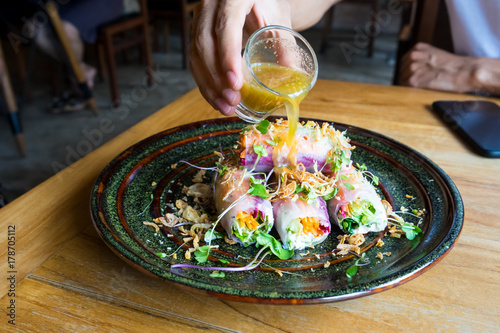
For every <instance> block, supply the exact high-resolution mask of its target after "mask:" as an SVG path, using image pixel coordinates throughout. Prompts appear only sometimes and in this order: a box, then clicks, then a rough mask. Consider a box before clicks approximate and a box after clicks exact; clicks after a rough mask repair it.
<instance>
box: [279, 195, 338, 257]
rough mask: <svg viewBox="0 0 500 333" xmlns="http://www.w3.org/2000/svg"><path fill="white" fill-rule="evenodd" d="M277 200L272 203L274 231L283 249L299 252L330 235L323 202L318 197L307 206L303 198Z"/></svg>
mask: <svg viewBox="0 0 500 333" xmlns="http://www.w3.org/2000/svg"><path fill="white" fill-rule="evenodd" d="M295 199H296V200H292V199H291V198H285V199H279V200H277V201H276V202H274V203H273V208H274V219H275V221H276V230H277V231H278V234H279V235H280V237H281V242H282V243H283V247H284V248H286V249H289V250H301V249H303V248H305V247H307V246H314V245H316V244H319V243H321V242H323V241H324V240H325V239H326V237H328V235H329V234H330V220H329V219H328V211H327V208H326V203H325V201H324V200H323V199H322V198H321V197H318V198H316V199H315V200H314V201H313V202H312V203H311V204H308V203H307V201H306V200H304V199H305V196H300V197H296V198H295Z"/></svg>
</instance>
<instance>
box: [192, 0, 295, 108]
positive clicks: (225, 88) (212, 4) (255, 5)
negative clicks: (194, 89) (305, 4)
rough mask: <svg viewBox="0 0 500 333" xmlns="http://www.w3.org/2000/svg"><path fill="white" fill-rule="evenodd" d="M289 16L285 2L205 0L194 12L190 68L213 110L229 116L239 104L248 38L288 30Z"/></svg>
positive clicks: (280, 0) (273, 0)
mask: <svg viewBox="0 0 500 333" xmlns="http://www.w3.org/2000/svg"><path fill="white" fill-rule="evenodd" d="M290 16H291V14H290V5H289V4H288V1H285V0H240V1H234V0H219V1H217V0H204V1H202V3H201V4H200V5H199V6H198V7H197V8H196V9H195V11H194V17H193V35H192V38H191V51H190V64H189V68H190V70H191V73H192V74H193V77H194V79H195V81H196V83H197V84H198V87H199V89H200V92H201V94H202V95H203V97H205V99H206V100H207V101H208V102H209V103H210V105H212V107H213V108H214V109H217V110H219V111H220V112H221V113H222V114H224V115H231V114H233V113H234V110H235V106H236V105H238V103H239V102H240V98H241V96H240V92H239V90H240V89H241V87H242V86H243V72H242V69H241V50H242V48H243V47H244V43H246V40H247V39H248V37H250V35H251V34H252V33H253V32H254V31H255V30H257V29H259V28H261V27H264V26H267V25H271V24H278V25H283V26H287V27H291V17H290Z"/></svg>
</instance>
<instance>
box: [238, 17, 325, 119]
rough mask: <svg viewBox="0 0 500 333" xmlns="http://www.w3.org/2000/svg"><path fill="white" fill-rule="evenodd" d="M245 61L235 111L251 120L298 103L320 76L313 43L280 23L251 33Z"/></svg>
mask: <svg viewBox="0 0 500 333" xmlns="http://www.w3.org/2000/svg"><path fill="white" fill-rule="evenodd" d="M242 62H243V64H242V70H243V77H244V83H243V87H242V88H241V90H240V92H241V102H240V103H239V104H238V105H237V106H236V115H237V116H238V117H240V118H241V119H243V120H244V121H246V122H249V123H257V122H260V121H261V120H263V119H265V118H266V117H267V116H269V115H270V114H272V113H273V112H275V111H276V110H278V109H280V108H281V107H283V106H285V105H286V104H287V103H289V104H293V105H295V106H296V107H298V104H299V103H300V101H301V100H302V99H303V98H304V97H305V96H306V95H307V93H308V92H309V90H311V88H312V87H313V86H314V84H315V83H316V79H317V77H318V61H317V59H316V54H315V53H314V50H313V49H312V47H311V45H310V44H309V43H308V42H307V40H306V39H305V38H304V37H303V36H302V35H300V34H299V33H297V32H296V31H293V30H292V29H289V28H287V27H282V26H278V25H270V26H267V27H264V28H261V29H259V30H257V31H255V32H254V33H253V34H252V35H251V36H250V38H249V39H248V41H247V43H246V46H245V50H244V53H243V58H242Z"/></svg>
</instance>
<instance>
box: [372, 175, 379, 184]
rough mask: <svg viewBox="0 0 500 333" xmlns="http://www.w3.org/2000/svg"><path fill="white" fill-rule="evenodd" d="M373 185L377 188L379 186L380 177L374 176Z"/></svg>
mask: <svg viewBox="0 0 500 333" xmlns="http://www.w3.org/2000/svg"><path fill="white" fill-rule="evenodd" d="M372 184H373V185H375V186H377V185H378V177H377V176H373V177H372Z"/></svg>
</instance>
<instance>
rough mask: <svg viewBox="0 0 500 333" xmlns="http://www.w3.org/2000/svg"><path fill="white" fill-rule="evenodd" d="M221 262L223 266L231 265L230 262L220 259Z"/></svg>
mask: <svg viewBox="0 0 500 333" xmlns="http://www.w3.org/2000/svg"><path fill="white" fill-rule="evenodd" d="M219 261H220V262H221V263H223V264H229V261H228V260H225V259H220V258H219Z"/></svg>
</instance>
